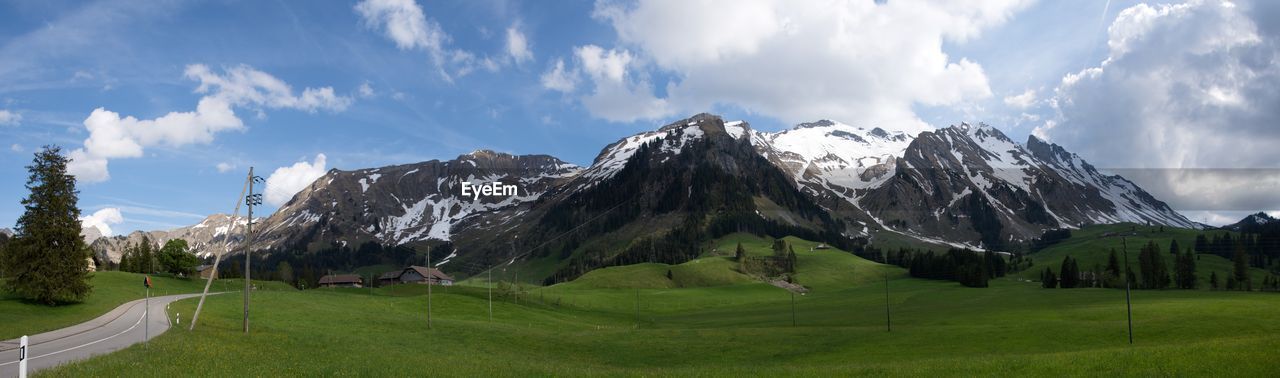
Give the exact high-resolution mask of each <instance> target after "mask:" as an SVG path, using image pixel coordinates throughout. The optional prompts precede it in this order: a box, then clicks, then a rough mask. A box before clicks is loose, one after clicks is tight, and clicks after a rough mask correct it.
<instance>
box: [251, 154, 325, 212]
mask: <svg viewBox="0 0 1280 378" xmlns="http://www.w3.org/2000/svg"><path fill="white" fill-rule="evenodd" d="M325 164H326V162H325V156H324V154H317V155H316V157H315V159H313V160H312V161H311V162H310V163H308V162H306V161H300V162H297V163H293V165H291V166H288V167H280V168H276V170H275V172H271V176H270V177H267V189H266V190H264V191H263V192H262V193H263V197H264V198H263V199H264V200H265V201H266V202H267V203H268V204H271V205H272V206H280V205H283V204H284V203H285V202H289V200H290V199H292V198H293V195H294V194H298V192H299V191H301V190H302V188H306V187H307V185H311V183H312V182H314V181H316V179H318V178H320V176H324V172H325Z"/></svg>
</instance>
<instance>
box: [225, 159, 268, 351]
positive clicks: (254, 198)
mask: <svg viewBox="0 0 1280 378" xmlns="http://www.w3.org/2000/svg"><path fill="white" fill-rule="evenodd" d="M262 181H263V180H262V178H261V177H258V176H254V175H253V167H249V196H247V197H245V199H244V202H245V206H248V207H249V221H248V228H247V229H246V230H245V241H244V244H245V247H244V333H245V334H246V335H248V334H249V290H250V288H251V286H252V284H250V280H251V278H252V277H250V273H249V272H250V270H249V263H250V262H251V261H252V260H251V259H250V258H249V257H250V255H251V254H252V253H253V206H254V205H261V204H262V195H261V194H254V193H253V184H255V183H258V182H262ZM231 222H232V223H234V222H235V219H232V220H231Z"/></svg>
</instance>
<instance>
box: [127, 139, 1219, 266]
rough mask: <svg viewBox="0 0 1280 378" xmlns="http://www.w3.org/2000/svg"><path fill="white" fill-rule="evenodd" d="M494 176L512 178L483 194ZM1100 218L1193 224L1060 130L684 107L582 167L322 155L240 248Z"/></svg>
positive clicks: (487, 260) (541, 246)
mask: <svg viewBox="0 0 1280 378" xmlns="http://www.w3.org/2000/svg"><path fill="white" fill-rule="evenodd" d="M464 182H465V183H469V184H468V185H464V184H463V183H464ZM479 185H487V186H489V187H490V191H489V192H483V191H481V189H480V188H479V187H478V186H479ZM503 188H514V192H512V193H505V192H503V193H500V194H498V195H492V192H493V191H499V192H501V191H503V190H504V189H503ZM477 193H482V194H477ZM484 193H488V194H489V195H486V194H484ZM1115 222H1138V223H1155V224H1166V225H1172V226H1177V227H1191V228H1196V227H1197V225H1196V224H1195V223H1193V222H1191V221H1189V220H1187V219H1186V218H1184V217H1182V216H1181V215H1179V214H1178V213H1177V212H1174V211H1173V210H1171V209H1170V208H1169V207H1168V206H1167V205H1166V204H1164V203H1163V202H1160V201H1159V200H1157V199H1155V198H1153V197H1152V196H1151V195H1150V194H1148V193H1147V192H1145V191H1143V190H1142V189H1141V188H1139V187H1138V186H1137V185H1135V184H1133V183H1132V182H1130V181H1128V180H1126V179H1124V178H1123V177H1120V176H1116V175H1107V174H1104V173H1101V172H1100V171H1099V170H1098V169H1096V168H1094V167H1093V166H1092V165H1090V164H1088V163H1087V162H1085V161H1084V160H1083V159H1081V158H1080V157H1079V156H1077V155H1075V154H1072V153H1070V152H1068V151H1066V150H1064V149H1063V148H1062V147H1060V146H1057V145H1054V144H1050V143H1046V142H1043V141H1040V140H1038V139H1036V138H1034V137H1031V138H1029V140H1028V141H1027V142H1026V143H1025V144H1020V143H1017V142H1014V141H1013V140H1011V139H1010V138H1008V137H1007V136H1005V135H1004V134H1003V133H1001V132H1000V131H999V130H997V129H995V128H992V127H989V126H986V125H981V124H979V125H968V124H960V125H956V126H951V127H947V128H942V129H938V130H934V131H929V132H924V133H921V134H919V135H907V134H904V133H900V132H891V131H886V130H884V129H881V128H875V127H872V128H864V127H855V126H850V125H845V124H841V123H838V122H833V121H817V122H812V123H805V124H801V125H798V126H796V127H795V128H793V129H789V130H783V131H779V132H761V131H757V130H753V129H752V128H751V127H750V125H749V124H748V123H746V122H742V121H732V122H725V121H724V120H722V119H721V118H720V117H717V116H714V115H708V114H699V115H696V116H694V117H691V118H689V119H685V120H680V121H677V122H674V123H671V124H668V125H665V126H662V127H661V128H659V129H657V130H653V131H647V132H642V133H639V134H636V135H632V136H629V137H626V138H623V139H621V140H619V141H617V142H615V143H612V144H610V145H608V146H606V147H605V148H604V149H603V150H602V151H601V152H600V154H599V155H598V156H597V157H596V159H595V160H594V161H593V163H592V164H591V165H590V166H589V167H585V168H584V167H578V166H575V165H573V164H569V163H565V162H563V161H560V160H558V159H556V158H554V157H551V156H545V155H525V156H513V155H509V154H503V153H497V152H492V151H476V152H473V153H470V154H465V155H462V156H459V157H458V158H456V159H453V160H448V161H439V160H432V161H428V162H422V163H415V164H406V165H397V166H389V167H381V168H371V169H361V170H354V171H340V170H331V171H329V172H328V173H327V174H325V175H324V176H323V177H321V178H320V179H318V180H316V181H315V182H313V183H312V184H311V185H310V186H309V187H307V188H305V189H303V190H302V191H301V192H299V193H298V194H297V195H295V196H294V198H293V199H292V200H290V201H289V202H288V203H286V204H285V205H284V206H282V207H281V208H280V209H279V210H278V211H277V212H276V213H274V214H272V215H271V216H270V217H268V218H267V219H265V220H263V221H262V222H260V224H258V225H256V226H255V229H256V230H259V231H260V234H259V235H258V237H257V244H255V248H256V249H268V250H272V251H301V253H330V254H338V255H341V254H343V253H352V254H359V253H364V252H360V251H369V252H368V253H376V252H377V251H381V250H382V249H380V248H382V247H376V248H375V247H369V245H371V244H376V245H378V246H388V247H389V246H408V247H410V248H426V247H434V248H436V249H435V250H434V251H435V252H434V253H433V255H436V254H437V253H438V254H439V255H436V256H434V257H433V258H434V259H435V261H437V262H441V263H444V264H446V265H445V266H446V267H449V266H453V269H454V270H459V271H468V270H478V269H476V267H487V266H491V265H492V264H494V263H497V262H509V261H513V259H514V258H515V257H516V256H517V255H519V256H522V257H521V258H522V259H528V260H534V259H537V260H539V261H544V263H543V266H544V268H542V269H543V270H541V271H540V273H539V274H545V275H547V276H556V275H572V274H574V273H575V270H581V269H589V268H590V267H594V266H601V265H608V264H619V263H629V262H635V261H669V260H679V259H680V258H683V257H687V254H689V253H694V252H695V251H691V250H688V245H689V243H691V241H694V240H701V239H700V238H706V237H714V236H715V235H718V234H720V233H724V232H732V231H752V232H757V233H767V232H787V233H791V234H804V235H807V236H810V237H814V238H821V239H824V240H827V241H830V242H842V241H844V242H851V241H855V240H861V241H863V242H865V241H866V240H868V239H870V242H871V243H875V235H877V234H878V233H884V232H888V233H894V234H900V235H903V236H905V237H908V238H915V239H919V240H922V241H926V242H930V243H935V244H938V243H941V244H952V245H966V246H973V247H979V248H987V249H997V250H998V249H1002V248H1006V247H1008V246H1010V245H1012V243H1017V242H1019V241H1023V240H1028V239H1030V238H1033V237H1036V236H1038V235H1040V234H1041V233H1042V232H1043V231H1044V230H1047V229H1053V228H1061V227H1079V226H1082V225H1086V224H1092V223H1115ZM193 227H195V226H193ZM166 236H167V235H166ZM154 239H157V240H160V239H162V238H159V237H156V238H154ZM645 242H648V245H647V249H648V250H649V251H650V252H648V255H647V257H645V256H642V255H643V254H644V253H645V252H644V249H643V248H640V247H639V245H640V244H644V243H645ZM664 243H665V244H664ZM421 250H422V249H418V251H421ZM322 251H330V252H322ZM334 251H337V252H334ZM342 251H348V252H342ZM352 251H354V252H352ZM401 252H403V251H400V252H397V253H401ZM338 255H333V256H330V255H325V256H322V257H321V258H323V259H335V258H341V256H338ZM299 256H301V255H299ZM335 256H337V257H335ZM298 258H303V257H298ZM117 259H118V257H117ZM325 261H331V260H325ZM332 261H338V260H332ZM342 261H348V262H347V264H354V263H351V262H350V261H356V260H353V259H350V258H347V259H346V260H342ZM360 261H363V260H360ZM448 264H452V265H448ZM545 266H550V267H551V268H545ZM574 267H577V268H574Z"/></svg>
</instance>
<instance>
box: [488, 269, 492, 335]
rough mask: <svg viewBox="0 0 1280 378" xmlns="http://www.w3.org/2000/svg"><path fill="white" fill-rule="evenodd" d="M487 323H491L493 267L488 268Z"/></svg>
mask: <svg viewBox="0 0 1280 378" xmlns="http://www.w3.org/2000/svg"><path fill="white" fill-rule="evenodd" d="M488 274H489V285H488V286H489V321H491V322H492V321H493V267H489V270H488Z"/></svg>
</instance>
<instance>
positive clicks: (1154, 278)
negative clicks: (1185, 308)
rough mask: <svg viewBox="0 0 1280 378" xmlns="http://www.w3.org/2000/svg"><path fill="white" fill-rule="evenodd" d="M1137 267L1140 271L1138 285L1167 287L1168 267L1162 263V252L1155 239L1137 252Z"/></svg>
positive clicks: (1157, 287) (1156, 287) (1155, 287)
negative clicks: (1139, 282)
mask: <svg viewBox="0 0 1280 378" xmlns="http://www.w3.org/2000/svg"><path fill="white" fill-rule="evenodd" d="M1138 268H1139V272H1141V273H1142V283H1141V285H1140V287H1142V288H1144V289H1164V288H1166V287H1169V268H1168V267H1167V266H1166V265H1165V263H1164V257H1163V254H1161V253H1160V247H1159V246H1157V245H1156V243H1155V241H1149V242H1147V245H1145V246H1143V247H1142V251H1141V252H1139V254H1138Z"/></svg>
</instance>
